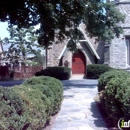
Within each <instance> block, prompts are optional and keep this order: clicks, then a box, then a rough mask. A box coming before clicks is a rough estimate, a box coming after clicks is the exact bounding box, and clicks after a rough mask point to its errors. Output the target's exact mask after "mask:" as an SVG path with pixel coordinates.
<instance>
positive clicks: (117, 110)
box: [101, 76, 130, 126]
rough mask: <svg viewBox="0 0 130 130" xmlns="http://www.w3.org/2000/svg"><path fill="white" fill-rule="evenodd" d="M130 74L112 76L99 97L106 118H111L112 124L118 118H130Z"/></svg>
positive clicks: (115, 122) (115, 123)
mask: <svg viewBox="0 0 130 130" xmlns="http://www.w3.org/2000/svg"><path fill="white" fill-rule="evenodd" d="M129 79H130V76H128V77H125V78H124V77H113V78H111V79H110V81H109V82H108V83H107V88H106V89H105V90H104V94H103V98H102V99H101V102H102V105H103V108H104V110H105V111H106V113H107V115H108V118H110V119H111V120H112V122H113V123H114V125H115V126H116V125H117V122H118V120H119V119H120V118H122V117H123V118H124V119H126V120H129V119H130V100H129V99H130V80H129Z"/></svg>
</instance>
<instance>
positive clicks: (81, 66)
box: [72, 50, 86, 74]
mask: <svg viewBox="0 0 130 130" xmlns="http://www.w3.org/2000/svg"><path fill="white" fill-rule="evenodd" d="M85 72H86V58H85V56H84V54H83V52H82V51H80V50H78V51H77V52H76V53H74V54H73V57H72V74H85Z"/></svg>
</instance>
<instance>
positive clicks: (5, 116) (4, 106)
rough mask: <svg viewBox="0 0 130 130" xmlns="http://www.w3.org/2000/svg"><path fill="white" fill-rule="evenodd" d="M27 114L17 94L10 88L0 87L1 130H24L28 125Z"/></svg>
mask: <svg viewBox="0 0 130 130" xmlns="http://www.w3.org/2000/svg"><path fill="white" fill-rule="evenodd" d="M25 112H26V108H25V105H24V102H23V101H22V100H21V98H20V97H19V96H18V95H17V94H16V93H14V91H13V90H12V89H10V88H3V87H0V129H1V130H22V129H23V128H24V127H25V126H26V125H28V121H27V119H26V117H25ZM25 130H26V129H25Z"/></svg>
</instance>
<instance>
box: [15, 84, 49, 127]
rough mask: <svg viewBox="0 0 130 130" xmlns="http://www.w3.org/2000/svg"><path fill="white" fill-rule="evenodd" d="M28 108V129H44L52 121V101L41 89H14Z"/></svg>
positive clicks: (22, 87)
mask: <svg viewBox="0 0 130 130" xmlns="http://www.w3.org/2000/svg"><path fill="white" fill-rule="evenodd" d="M13 90H14V91H15V93H17V94H18V95H19V96H20V97H21V99H22V101H23V102H24V104H25V106H26V113H25V117H26V119H27V121H28V124H29V125H28V126H27V129H43V127H44V126H45V124H46V123H47V122H48V121H49V120H50V116H51V115H50V114H51V107H50V106H51V101H50V100H49V99H48V98H47V97H46V95H44V94H43V93H42V92H41V91H40V89H39V88H37V89H36V88H35V87H33V86H24V85H21V86H15V87H13Z"/></svg>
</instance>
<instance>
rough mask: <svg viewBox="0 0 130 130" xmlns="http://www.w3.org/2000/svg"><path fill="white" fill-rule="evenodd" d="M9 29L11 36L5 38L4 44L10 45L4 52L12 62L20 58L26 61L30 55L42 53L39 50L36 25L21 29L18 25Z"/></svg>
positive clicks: (36, 55) (34, 55)
mask: <svg viewBox="0 0 130 130" xmlns="http://www.w3.org/2000/svg"><path fill="white" fill-rule="evenodd" d="M7 30H8V32H9V33H10V38H5V39H4V40H3V44H6V45H7V46H8V49H7V50H5V52H4V54H5V57H6V59H8V60H10V61H11V62H14V61H15V60H18V59H19V60H21V61H23V62H25V61H26V60H27V58H28V57H27V56H28V55H30V56H33V57H36V58H37V57H38V56H39V55H40V52H39V51H38V48H40V46H39V45H38V44H37V43H36V41H37V35H36V34H35V29H34V27H30V28H28V29H26V28H21V29H19V28H18V27H17V26H12V27H10V28H8V29H7Z"/></svg>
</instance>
